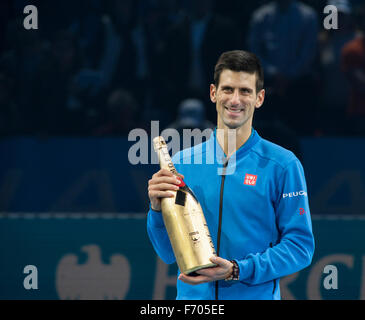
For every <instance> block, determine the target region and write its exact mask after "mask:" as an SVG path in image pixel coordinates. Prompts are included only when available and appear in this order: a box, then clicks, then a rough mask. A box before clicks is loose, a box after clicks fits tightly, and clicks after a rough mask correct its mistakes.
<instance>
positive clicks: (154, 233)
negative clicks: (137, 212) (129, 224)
mask: <svg viewBox="0 0 365 320" xmlns="http://www.w3.org/2000/svg"><path fill="white" fill-rule="evenodd" d="M147 233H148V236H149V238H150V240H151V243H152V246H153V248H154V249H155V251H156V253H157V255H158V256H159V257H160V258H161V260H162V261H163V262H165V263H167V264H171V263H174V262H175V260H176V259H175V255H174V252H173V250H172V247H171V243H170V239H169V236H168V234H167V231H166V228H165V224H164V222H163V218H162V213H161V212H159V211H154V210H152V209H151V205H150V210H149V211H148V214H147Z"/></svg>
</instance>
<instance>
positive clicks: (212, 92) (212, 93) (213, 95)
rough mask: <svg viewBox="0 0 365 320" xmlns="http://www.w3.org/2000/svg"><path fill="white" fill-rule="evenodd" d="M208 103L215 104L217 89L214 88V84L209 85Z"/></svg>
mask: <svg viewBox="0 0 365 320" xmlns="http://www.w3.org/2000/svg"><path fill="white" fill-rule="evenodd" d="M209 90H210V101H212V102H213V103H216V102H217V96H216V95H217V88H216V87H215V85H214V84H211V85H210V88H209Z"/></svg>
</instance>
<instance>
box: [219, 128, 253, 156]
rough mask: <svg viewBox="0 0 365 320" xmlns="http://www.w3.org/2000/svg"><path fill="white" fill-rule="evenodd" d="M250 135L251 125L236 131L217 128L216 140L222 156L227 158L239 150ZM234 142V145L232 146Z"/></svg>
mask: <svg viewBox="0 0 365 320" xmlns="http://www.w3.org/2000/svg"><path fill="white" fill-rule="evenodd" d="M251 133H252V126H251V123H248V125H247V126H242V127H240V128H237V129H228V128H227V127H223V128H222V127H221V128H220V126H218V127H217V140H218V143H219V145H220V146H221V148H222V150H223V151H224V154H225V155H226V156H227V158H229V157H230V156H231V155H232V154H233V153H235V152H236V151H237V150H238V149H239V148H241V147H242V146H243V145H244V144H245V143H246V142H247V140H248V139H249V138H250V136H251ZM232 140H234V141H235V142H236V143H235V144H234V141H232Z"/></svg>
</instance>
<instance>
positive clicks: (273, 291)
mask: <svg viewBox="0 0 365 320" xmlns="http://www.w3.org/2000/svg"><path fill="white" fill-rule="evenodd" d="M270 248H272V242H270ZM273 281H274V287H273V289H272V294H274V293H275V289H276V279H274V280H273Z"/></svg>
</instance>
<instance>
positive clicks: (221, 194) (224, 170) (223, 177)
mask: <svg viewBox="0 0 365 320" xmlns="http://www.w3.org/2000/svg"><path fill="white" fill-rule="evenodd" d="M227 165H228V159H224V163H223V173H222V180H221V189H220V196H219V221H218V234H217V256H218V257H219V248H220V243H221V229H222V211H223V189H224V180H225V178H226V168H227ZM215 300H218V281H216V282H215Z"/></svg>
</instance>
